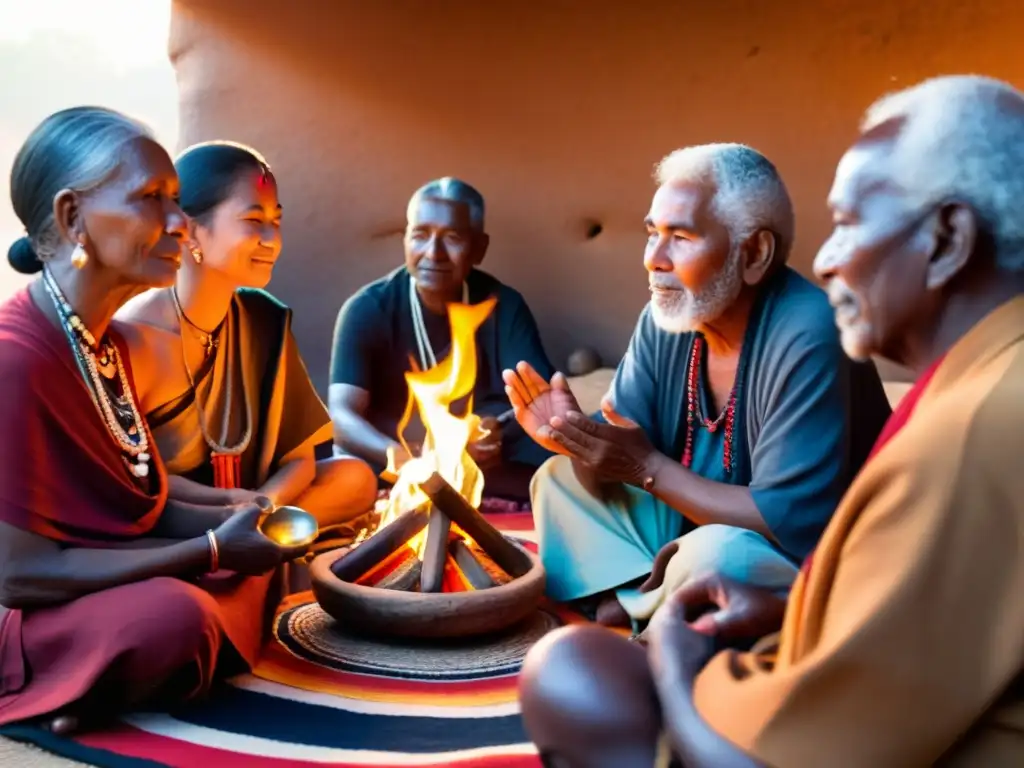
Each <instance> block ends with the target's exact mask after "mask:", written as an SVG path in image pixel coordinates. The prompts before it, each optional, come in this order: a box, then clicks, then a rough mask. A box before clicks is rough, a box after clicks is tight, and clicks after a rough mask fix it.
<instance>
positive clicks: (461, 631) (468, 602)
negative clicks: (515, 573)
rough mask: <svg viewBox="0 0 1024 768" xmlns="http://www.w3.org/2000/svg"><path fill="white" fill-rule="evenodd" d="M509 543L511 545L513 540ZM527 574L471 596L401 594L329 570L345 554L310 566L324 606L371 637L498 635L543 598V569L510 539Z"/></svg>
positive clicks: (341, 551)
mask: <svg viewBox="0 0 1024 768" xmlns="http://www.w3.org/2000/svg"><path fill="white" fill-rule="evenodd" d="M510 541H512V540H511V539H510ZM512 543H513V544H514V545H515V547H516V549H517V550H519V552H520V554H521V555H522V558H523V563H524V566H528V567H529V570H528V571H527V572H526V573H525V574H523V575H522V576H520V577H519V578H517V579H513V580H512V581H510V582H508V583H507V584H502V585H500V586H496V587H490V588H489V589H481V590H476V591H470V592H402V591H399V590H393V589H382V588H378V587H368V586H363V585H361V584H352V583H350V582H347V581H342V580H341V579H339V578H338V577H337V576H336V575H335V574H334V571H332V570H331V566H332V565H333V564H334V562H335V561H336V560H338V559H339V558H340V557H342V556H343V555H344V554H345V552H346V550H345V549H335V550H332V551H330V552H325V553H324V554H322V555H319V556H318V557H316V558H315V559H314V560H313V562H312V563H310V566H309V577H310V581H311V582H312V586H313V595H314V596H315V597H316V600H317V602H318V603H320V607H321V608H323V609H324V611H325V612H327V613H328V614H330V615H331V616H332V617H333V618H334V619H335V620H336V621H337V622H338V623H339V624H341V625H342V626H343V627H344V628H345V629H346V630H347V631H353V632H360V633H363V634H369V635H383V636H393V637H394V636H398V637H415V638H433V639H439V638H455V637H468V636H471V635H483V634H487V633H491V632H498V631H500V630H503V629H506V628H508V627H510V626H512V625H513V624H516V623H518V622H520V621H522V620H523V619H525V618H526V617H527V616H529V615H530V614H531V613H533V611H535V610H536V609H537V604H538V603H539V602H540V599H541V597H542V596H543V594H544V582H545V574H544V566H542V565H541V563H540V560H539V559H538V558H537V556H536V555H534V554H533V553H532V552H529V551H527V550H526V549H524V548H523V547H522V546H520V545H519V543H518V542H516V541H512Z"/></svg>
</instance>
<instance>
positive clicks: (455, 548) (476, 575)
mask: <svg viewBox="0 0 1024 768" xmlns="http://www.w3.org/2000/svg"><path fill="white" fill-rule="evenodd" d="M448 549H449V551H451V553H452V559H453V560H454V561H455V564H456V565H457V566H459V570H460V571H462V575H463V576H465V577H466V581H468V582H469V583H470V585H471V586H472V587H473V589H490V588H491V587H496V586H497V585H498V584H497V582H496V581H495V580H494V579H492V578H491V574H489V573H488V572H487V569H486V568H484V566H483V564H482V563H481V562H480V561H479V560H477V559H476V557H475V555H474V552H473V550H471V549H470V548H469V547H468V546H466V542H465V541H463V540H462V539H456V540H455V541H453V542H452V543H451V545H450V546H449V547H448Z"/></svg>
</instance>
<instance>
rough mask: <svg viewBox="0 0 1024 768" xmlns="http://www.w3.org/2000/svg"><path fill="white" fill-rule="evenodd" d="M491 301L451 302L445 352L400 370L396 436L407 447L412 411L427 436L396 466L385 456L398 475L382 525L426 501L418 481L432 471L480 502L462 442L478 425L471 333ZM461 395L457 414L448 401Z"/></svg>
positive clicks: (476, 474) (479, 486)
mask: <svg viewBox="0 0 1024 768" xmlns="http://www.w3.org/2000/svg"><path fill="white" fill-rule="evenodd" d="M496 303H497V299H496V298H491V299H488V300H487V301H484V302H481V303H480V304H450V305H449V306H448V320H449V323H450V324H451V333H452V344H451V350H450V352H449V353H448V356H447V357H445V358H444V359H443V360H442V361H441V362H439V363H438V364H437V365H436V366H434V367H433V368H430V369H428V370H425V371H420V370H415V369H414V370H413V371H410V372H409V373H407V374H405V380H406V382H407V383H408V385H409V402H408V404H407V406H406V409H405V413H404V415H403V416H402V420H401V421H400V422H399V425H398V435H399V440H400V441H401V443H402V445H403V447H405V449H406V451H408V444H407V443H406V440H405V431H406V428H407V427H408V426H409V422H410V421H411V419H412V415H413V413H414V411H415V412H418V413H419V416H420V419H421V421H422V422H423V426H424V427H425V429H426V435H425V438H424V441H423V448H422V451H421V452H420V455H419V456H417V457H414V458H412V459H410V460H409V461H407V462H406V463H405V464H403V465H402V466H401V467H395V457H394V454H393V453H390V452H389V454H388V468H387V470H386V472H387V473H388V474H389V475H390V476H392V477H397V479H396V480H395V483H394V486H393V488H392V489H391V494H390V497H389V498H388V501H387V506H386V507H385V509H384V511H383V515H382V517H381V523H380V524H381V526H383V525H387V523H389V522H390V521H391V520H393V519H394V518H395V517H397V516H398V515H399V514H401V513H402V512H404V511H406V510H409V509H415V508H416V507H419V506H422V505H423V504H425V503H427V502H428V498H427V496H426V494H424V493H423V491H421V490H420V487H419V483H420V482H423V481H424V480H426V479H427V478H428V477H430V475H431V474H432V473H434V472H437V473H438V474H439V475H441V477H443V478H444V479H445V480H446V481H448V483H449V484H450V485H451V486H452V488H454V489H455V490H457V491H459V493H461V494H462V496H463V497H464V498H465V499H466V500H467V501H468V502H469V503H470V504H472V505H473V506H474V507H479V506H480V501H481V499H482V498H483V490H484V476H483V473H482V472H481V471H480V468H479V467H478V466H477V464H476V462H475V461H473V458H472V457H471V456H470V455H469V453H467V451H466V446H468V445H469V443H470V441H471V440H473V439H475V438H476V437H477V433H478V431H479V429H480V417H479V416H477V415H476V414H474V413H473V402H472V392H473V386H474V385H475V384H476V374H477V354H476V332H477V329H478V328H479V327H480V326H481V325H482V324H483V322H484V321H485V320H486V319H487V317H488V316H489V315H490V314H491V312H492V311H493V310H494V306H495V304H496ZM414 368H415V366H414ZM465 397H469V404H468V406H467V408H466V415H465V416H456V415H455V414H453V413H452V412H451V405H452V403H454V402H457V401H459V400H461V399H462V398H465ZM425 541H426V532H425V531H424V532H421V533H420V534H418V535H417V536H416V537H415V538H414V539H413V541H410V542H409V546H410V547H412V548H413V550H414V551H416V552H417V554H421V553H422V548H423V544H424V543H425Z"/></svg>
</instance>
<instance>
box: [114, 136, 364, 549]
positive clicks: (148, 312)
mask: <svg viewBox="0 0 1024 768" xmlns="http://www.w3.org/2000/svg"><path fill="white" fill-rule="evenodd" d="M175 166H176V168H177V171H178V175H179V177H180V179H181V190H182V191H181V200H182V208H183V209H184V211H185V213H186V214H188V216H189V218H190V233H189V243H188V255H187V256H186V258H185V261H184V264H183V266H182V269H181V271H180V272H179V273H178V276H177V281H176V283H175V285H173V286H170V287H166V288H159V289H156V290H153V291H149V292H148V293H146V294H144V295H142V296H139V297H138V298H136V299H135V300H133V301H132V302H130V303H129V304H128V305H127V306H125V307H124V309H123V310H122V312H121V313H120V315H119V317H122V318H123V319H124V320H126V321H127V322H128V323H130V325H131V326H132V329H131V332H130V333H129V335H128V343H129V347H130V349H131V351H132V355H133V358H134V359H135V360H136V370H137V371H138V373H137V377H136V384H137V385H138V388H139V393H140V397H141V398H142V407H143V412H144V413H145V414H146V419H147V421H148V423H149V426H150V428H151V429H152V430H153V436H154V439H155V440H156V442H157V444H158V445H159V447H160V452H161V454H162V456H163V457H164V460H165V461H166V463H167V469H168V472H169V474H170V475H171V476H172V477H171V481H170V495H171V498H175V499H181V500H183V501H188V502H193V503H215V504H223V503H232V502H240V501H251V500H252V498H254V497H255V496H256V495H263V496H266V497H267V498H269V499H271V500H272V501H273V502H274V503H275V504H278V505H281V504H294V505H296V506H300V507H302V508H304V509H306V510H307V511H309V512H310V513H312V514H313V515H315V516H316V517H317V519H318V521H319V523H320V526H321V528H322V529H323V528H326V527H328V526H331V525H334V524H340V523H344V522H345V521H348V520H350V519H351V518H353V517H355V516H358V515H360V514H361V513H365V512H367V511H368V510H369V509H370V508H371V507H372V505H373V502H374V499H375V498H376V491H377V480H376V477H375V476H374V474H373V472H372V470H371V469H370V467H369V466H368V465H367V464H366V463H364V462H363V461H361V460H359V459H357V458H354V457H333V458H326V459H323V460H321V461H317V460H316V457H315V449H316V446H317V444H318V443H323V442H327V441H329V440H330V439H331V431H332V428H331V420H330V416H329V415H328V413H327V409H326V407H325V406H324V404H323V402H322V401H321V400H320V397H319V396H318V395H317V393H316V390H315V388H314V387H313V384H312V382H311V381H310V379H309V375H308V373H307V372H306V367H305V365H304V364H303V361H302V357H301V356H300V354H299V351H298V346H297V344H296V342H295V339H294V337H293V336H292V332H291V314H292V313H291V310H290V309H288V308H287V307H285V306H284V305H282V304H281V303H280V302H278V301H277V300H276V299H275V298H274V297H272V296H271V295H270V294H268V293H266V292H265V291H264V290H263V288H264V287H265V286H266V285H267V283H268V282H269V281H270V278H271V274H272V272H273V269H274V265H275V263H276V262H277V258H278V256H279V255H280V252H281V229H280V226H281V204H280V201H279V198H278V189H277V181H276V180H275V178H274V175H273V173H272V172H271V170H270V166H269V165H268V164H267V162H266V160H264V159H263V158H262V157H261V156H260V155H259V154H257V153H256V152H255V151H254V150H252V149H250V148H248V147H244V146H241V145H239V144H235V143H232V142H210V143H206V144H199V145H196V146H194V147H191V148H189V149H187V150H186V151H185V152H184V153H182V155H181V156H180V157H178V159H177V160H176V161H175ZM161 363H162V364H161Z"/></svg>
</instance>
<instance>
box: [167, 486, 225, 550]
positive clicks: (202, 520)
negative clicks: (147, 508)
mask: <svg viewBox="0 0 1024 768" xmlns="http://www.w3.org/2000/svg"><path fill="white" fill-rule="evenodd" d="M215 490H216V489H215ZM234 511H235V510H234V508H233V507H230V506H226V505H224V504H190V503H188V502H182V501H176V500H170V501H168V502H167V505H166V506H165V507H164V511H163V513H162V514H161V515H160V519H159V520H158V521H157V524H156V525H155V526H154V527H153V531H152V535H153V536H155V537H157V538H161V539H179V540H180V539H191V538H193V537H194V536H203V535H205V534H206V532H207V531H209V530H213V529H214V528H216V527H217V526H219V525H220V524H221V523H223V522H224V521H225V520H227V519H228V518H229V517H231V515H232V514H233V513H234Z"/></svg>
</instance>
